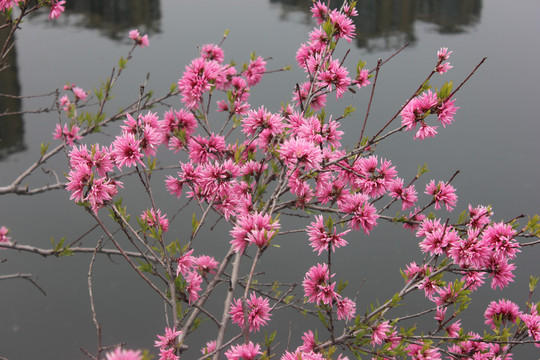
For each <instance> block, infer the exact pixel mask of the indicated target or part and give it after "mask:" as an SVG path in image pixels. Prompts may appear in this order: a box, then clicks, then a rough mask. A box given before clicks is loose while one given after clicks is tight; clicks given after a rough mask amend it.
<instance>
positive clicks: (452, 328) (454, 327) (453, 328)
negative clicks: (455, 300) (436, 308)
mask: <svg viewBox="0 0 540 360" xmlns="http://www.w3.org/2000/svg"><path fill="white" fill-rule="evenodd" d="M445 330H446V333H447V334H448V336H449V337H458V336H459V331H460V330H461V320H458V321H456V322H455V323H453V324H451V325H448V326H447V327H446V328H445Z"/></svg>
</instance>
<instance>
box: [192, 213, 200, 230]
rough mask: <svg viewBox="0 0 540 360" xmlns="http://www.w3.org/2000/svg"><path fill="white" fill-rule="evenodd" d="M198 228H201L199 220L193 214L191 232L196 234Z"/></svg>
mask: <svg viewBox="0 0 540 360" xmlns="http://www.w3.org/2000/svg"><path fill="white" fill-rule="evenodd" d="M198 226H199V221H198V220H197V217H196V216H195V213H193V217H192V218H191V228H192V230H191V231H192V232H193V233H194V232H195V230H197V227H198Z"/></svg>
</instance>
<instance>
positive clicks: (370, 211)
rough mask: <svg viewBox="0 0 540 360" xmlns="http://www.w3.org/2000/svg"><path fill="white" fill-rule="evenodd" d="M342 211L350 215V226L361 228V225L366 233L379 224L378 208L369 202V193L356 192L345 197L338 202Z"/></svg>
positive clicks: (355, 228) (356, 228)
mask: <svg viewBox="0 0 540 360" xmlns="http://www.w3.org/2000/svg"><path fill="white" fill-rule="evenodd" d="M338 206H339V209H340V211H342V212H344V213H346V214H348V215H350V216H351V217H350V219H349V227H351V228H352V229H354V230H359V228H360V227H362V229H363V230H364V232H365V233H366V234H368V235H369V232H370V231H371V230H373V228H374V227H375V226H376V225H377V219H378V218H379V215H377V209H375V207H374V206H373V205H371V204H370V203H369V198H368V197H367V195H364V194H361V193H355V194H351V195H348V196H345V197H344V200H343V201H341V202H339V204H338Z"/></svg>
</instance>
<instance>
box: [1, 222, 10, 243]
mask: <svg viewBox="0 0 540 360" xmlns="http://www.w3.org/2000/svg"><path fill="white" fill-rule="evenodd" d="M7 234H9V229H8V228H7V227H5V226H2V227H0V243H9V240H10V239H11V237H9V236H7Z"/></svg>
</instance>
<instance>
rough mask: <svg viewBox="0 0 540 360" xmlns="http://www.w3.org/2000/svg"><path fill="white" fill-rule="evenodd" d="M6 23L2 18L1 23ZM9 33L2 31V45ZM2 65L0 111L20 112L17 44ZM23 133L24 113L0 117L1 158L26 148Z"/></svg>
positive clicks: (0, 37) (0, 72)
mask: <svg viewBox="0 0 540 360" xmlns="http://www.w3.org/2000/svg"><path fill="white" fill-rule="evenodd" d="M4 23H5V22H4V19H3V18H2V19H1V20H0V25H1V24H4ZM4 30H5V29H4ZM7 35H8V32H7V31H0V44H1V45H3V44H4V43H5V41H6V39H7ZM2 65H3V66H2V69H1V70H0V94H2V95H0V113H14V112H15V113H16V112H20V111H21V99H20V98H19V97H18V96H20V94H21V86H20V83H19V74H18V72H17V47H16V45H15V44H14V46H13V47H12V48H11V51H10V52H8V54H7V56H6V57H5V58H4V60H3V63H2ZM4 66H5V67H4ZM3 95H7V96H3ZM23 135H24V123H23V120H22V115H9V116H2V117H0V160H2V159H3V158H5V157H6V156H7V155H9V154H11V153H14V152H18V151H23V150H25V149H26V146H25V144H24V139H23Z"/></svg>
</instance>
